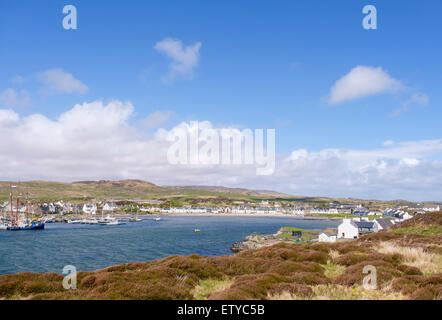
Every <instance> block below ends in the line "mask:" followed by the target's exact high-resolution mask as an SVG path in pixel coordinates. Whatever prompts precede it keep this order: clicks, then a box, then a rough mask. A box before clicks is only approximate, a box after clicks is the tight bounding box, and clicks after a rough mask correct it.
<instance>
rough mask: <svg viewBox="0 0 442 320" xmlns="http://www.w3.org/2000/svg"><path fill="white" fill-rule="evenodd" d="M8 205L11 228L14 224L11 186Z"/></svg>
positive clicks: (10, 186)
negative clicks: (9, 206)
mask: <svg viewBox="0 0 442 320" xmlns="http://www.w3.org/2000/svg"><path fill="white" fill-rule="evenodd" d="M9 188H10V189H9V203H10V205H11V226H12V225H13V224H14V209H13V207H12V185H9Z"/></svg>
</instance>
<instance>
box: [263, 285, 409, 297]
mask: <svg viewBox="0 0 442 320" xmlns="http://www.w3.org/2000/svg"><path fill="white" fill-rule="evenodd" d="M312 290H313V295H311V296H310V297H303V296H298V295H296V294H292V293H290V292H282V293H280V294H277V295H269V299H271V300H305V299H308V300H404V299H407V297H406V296H405V295H403V294H401V293H397V292H394V291H392V290H384V289H383V290H365V289H364V288H362V287H359V286H354V287H346V286H340V285H330V284H328V285H318V286H313V287H312Z"/></svg>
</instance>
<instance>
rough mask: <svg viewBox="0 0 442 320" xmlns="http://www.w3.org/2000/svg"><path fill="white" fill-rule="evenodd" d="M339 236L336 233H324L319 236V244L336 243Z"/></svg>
mask: <svg viewBox="0 0 442 320" xmlns="http://www.w3.org/2000/svg"><path fill="white" fill-rule="evenodd" d="M337 238H338V235H337V234H336V233H334V232H328V231H324V232H322V233H321V234H319V238H318V241H319V242H336V240H337Z"/></svg>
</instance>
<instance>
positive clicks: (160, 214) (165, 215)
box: [116, 213, 342, 221]
mask: <svg viewBox="0 0 442 320" xmlns="http://www.w3.org/2000/svg"><path fill="white" fill-rule="evenodd" d="M128 216H131V215H116V217H121V218H123V217H128ZM149 216H155V217H251V218H292V219H298V220H329V221H335V220H342V218H341V217H316V216H298V215H290V214H283V213H280V214H260V213H250V214H248V213H229V214H219V213H188V214H185V213H179V214H164V213H159V214H150V215H148V214H147V215H145V214H139V215H138V217H149Z"/></svg>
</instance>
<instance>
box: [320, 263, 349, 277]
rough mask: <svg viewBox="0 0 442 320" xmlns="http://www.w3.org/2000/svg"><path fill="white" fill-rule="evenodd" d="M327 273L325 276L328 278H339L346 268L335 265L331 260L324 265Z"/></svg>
mask: <svg viewBox="0 0 442 320" xmlns="http://www.w3.org/2000/svg"><path fill="white" fill-rule="evenodd" d="M323 267H324V269H325V271H324V275H325V276H326V277H327V278H331V279H332V278H336V277H337V276H339V275H341V274H342V273H343V272H344V271H345V266H342V265H340V264H335V263H333V261H331V260H329V261H327V264H325V265H323Z"/></svg>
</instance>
